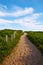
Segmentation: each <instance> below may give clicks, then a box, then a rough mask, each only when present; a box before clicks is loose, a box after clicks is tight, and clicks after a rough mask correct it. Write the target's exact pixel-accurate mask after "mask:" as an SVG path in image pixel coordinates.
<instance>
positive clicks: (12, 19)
mask: <svg viewBox="0 0 43 65" xmlns="http://www.w3.org/2000/svg"><path fill="white" fill-rule="evenodd" d="M5 28H7V29H21V30H29V31H30V30H34V31H43V0H0V29H5Z"/></svg>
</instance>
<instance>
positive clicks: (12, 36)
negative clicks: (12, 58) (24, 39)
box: [0, 29, 23, 62]
mask: <svg viewBox="0 0 43 65" xmlns="http://www.w3.org/2000/svg"><path fill="white" fill-rule="evenodd" d="M22 34H23V31H21V30H7V29H5V30H0V62H2V60H3V58H4V57H5V56H7V55H8V54H10V52H11V50H12V49H13V48H14V47H15V46H16V44H17V43H18V41H19V39H20V36H21V35H22ZM6 35H7V38H6ZM6 39H7V41H6Z"/></svg>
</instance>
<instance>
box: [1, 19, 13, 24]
mask: <svg viewBox="0 0 43 65" xmlns="http://www.w3.org/2000/svg"><path fill="white" fill-rule="evenodd" d="M6 23H7V24H8V23H12V21H10V20H5V19H0V24H6Z"/></svg>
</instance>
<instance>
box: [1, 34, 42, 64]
mask: <svg viewBox="0 0 43 65" xmlns="http://www.w3.org/2000/svg"><path fill="white" fill-rule="evenodd" d="M41 60H42V58H41V53H40V51H39V50H38V49H37V48H36V47H35V46H34V45H33V44H32V43H31V42H30V41H29V40H28V38H27V37H26V34H24V35H22V36H21V38H20V41H19V43H18V44H17V46H16V47H15V48H14V49H13V50H12V53H11V54H10V55H9V56H7V57H6V58H5V59H4V61H3V63H2V64H0V65H43V61H41Z"/></svg>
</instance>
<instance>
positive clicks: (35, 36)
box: [27, 32, 43, 54]
mask: <svg viewBox="0 0 43 65" xmlns="http://www.w3.org/2000/svg"><path fill="white" fill-rule="evenodd" d="M27 37H28V38H29V39H30V40H31V41H32V43H33V44H34V45H35V46H36V47H37V48H38V49H39V50H40V51H41V53H42V54H43V32H27Z"/></svg>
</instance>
